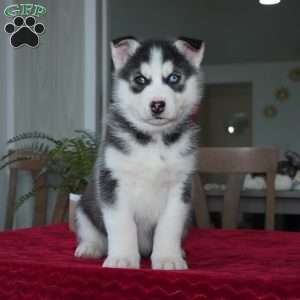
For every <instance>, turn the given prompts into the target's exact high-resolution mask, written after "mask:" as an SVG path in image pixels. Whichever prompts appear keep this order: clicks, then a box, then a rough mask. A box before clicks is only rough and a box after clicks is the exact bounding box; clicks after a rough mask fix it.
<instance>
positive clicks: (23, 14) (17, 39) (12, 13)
mask: <svg viewBox="0 0 300 300" xmlns="http://www.w3.org/2000/svg"><path fill="white" fill-rule="evenodd" d="M46 13H47V10H46V8H45V7H44V6H42V5H39V4H30V3H26V4H25V3H24V4H13V5H9V6H7V7H6V8H5V9H4V15H5V16H6V17H11V18H13V19H12V22H9V23H7V24H6V25H5V27H4V30H5V31H6V32H7V33H8V34H10V43H11V45H12V46H13V47H14V48H18V47H20V46H24V45H27V46H29V47H37V46H38V45H39V38H40V35H41V34H42V33H44V31H45V25H44V24H43V23H40V22H37V18H39V17H41V16H43V15H45V14H46Z"/></svg>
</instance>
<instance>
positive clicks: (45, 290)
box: [0, 225, 300, 300]
mask: <svg viewBox="0 0 300 300" xmlns="http://www.w3.org/2000/svg"><path fill="white" fill-rule="evenodd" d="M74 247H75V238H74V234H73V233H71V232H69V231H68V229H67V226H66V225H58V226H57V225H56V226H48V227H41V228H34V229H23V230H16V231H11V232H3V233H0V299H1V300H6V299H9V300H11V299H14V300H23V299H24V300H28V299H33V300H40V299H41V300H48V299H51V300H56V299H64V300H69V299H70V300H77V299H89V300H94V299H96V300H97V299H101V300H121V299H143V300H148V299H149V300H150V299H151V300H160V299H170V300H171V299H172V300H173V299H174V300H182V299H183V300H187V299H192V300H203V299H211V300H216V299H223V300H224V299H230V300H235V299H238V300H252V299H260V300H261V299H264V300H275V299H293V300H296V299H300V234H299V233H286V232H263V231H243V230H236V231H226V230H199V229H193V230H192V231H191V232H190V234H189V235H188V238H187V239H186V241H185V249H186V252H187V260H188V263H189V266H190V269H189V270H188V271H152V270H151V269H150V268H149V262H148V261H144V262H143V267H142V269H140V270H121V269H103V268H101V264H100V262H99V260H88V259H77V258H75V257H74V256H73V252H74Z"/></svg>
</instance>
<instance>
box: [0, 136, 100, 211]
mask: <svg viewBox="0 0 300 300" xmlns="http://www.w3.org/2000/svg"><path fill="white" fill-rule="evenodd" d="M75 133H76V135H75V136H74V137H70V138H62V139H56V138H54V137H52V136H50V135H48V134H45V133H43V132H37V131H35V132H29V133H23V134H20V135H17V136H15V137H13V138H11V139H10V140H9V141H8V145H14V146H15V147H14V148H13V149H12V150H9V151H8V152H7V153H6V154H5V155H3V156H2V158H1V159H0V170H1V169H4V168H5V167H6V166H9V165H10V164H13V163H15V162H17V161H19V160H30V159H41V160H43V161H44V167H43V169H42V170H41V172H40V173H39V175H38V176H41V175H42V174H46V175H55V177H57V180H56V183H55V184H49V183H47V185H46V186H43V187H39V188H52V189H55V190H59V191H60V192H63V193H65V194H69V195H70V198H72V199H75V200H76V199H77V200H78V199H79V198H80V195H81V194H82V193H83V191H84V190H85V187H86V185H87V183H88V178H89V176H90V174H91V172H92V168H93V165H94V162H95V159H96V154H97V151H98V141H97V139H96V137H95V135H94V134H93V133H90V132H88V131H85V130H76V131H75ZM1 163H2V164H1ZM35 192H36V191H35V190H31V191H30V192H28V193H26V194H25V195H23V196H22V197H21V198H20V199H19V201H18V204H17V207H19V206H21V205H22V204H23V203H24V202H25V201H26V200H27V199H29V198H31V197H33V196H34V194H35Z"/></svg>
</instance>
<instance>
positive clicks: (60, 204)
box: [5, 151, 68, 229]
mask: <svg viewBox="0 0 300 300" xmlns="http://www.w3.org/2000/svg"><path fill="white" fill-rule="evenodd" d="M26 156H32V153H30V152H29V151H22V152H18V153H17V154H16V155H14V156H13V157H12V158H11V159H13V160H16V159H17V158H18V157H26ZM44 165H45V161H44V160H42V159H30V160H19V161H16V162H14V163H13V164H11V165H10V166H9V189H8V197H7V208H6V220H5V229H11V228H12V227H13V219H14V212H15V207H16V191H17V178H18V171H27V172H30V173H31V176H32V178H33V180H34V181H33V184H34V187H33V189H34V190H36V195H35V201H34V209H33V221H32V225H33V226H41V225H45V224H46V216H47V205H48V190H47V189H39V187H41V186H44V185H45V184H46V180H47V179H46V176H45V175H42V176H39V178H38V179H36V178H37V175H38V174H39V173H40V172H41V170H42V168H43V167H44ZM67 206H68V196H67V195H66V194H64V193H59V194H58V196H57V200H56V204H55V208H54V212H53V216H52V223H62V222H63V221H64V218H65V214H66V212H67Z"/></svg>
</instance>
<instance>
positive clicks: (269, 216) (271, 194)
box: [265, 173, 275, 230]
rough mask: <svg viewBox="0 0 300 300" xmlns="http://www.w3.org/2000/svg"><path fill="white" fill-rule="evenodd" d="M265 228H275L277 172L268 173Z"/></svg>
mask: <svg viewBox="0 0 300 300" xmlns="http://www.w3.org/2000/svg"><path fill="white" fill-rule="evenodd" d="M265 229H268V230H274V229H275V174H273V173H272V174H270V173H268V174H267V197H266V217H265Z"/></svg>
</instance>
